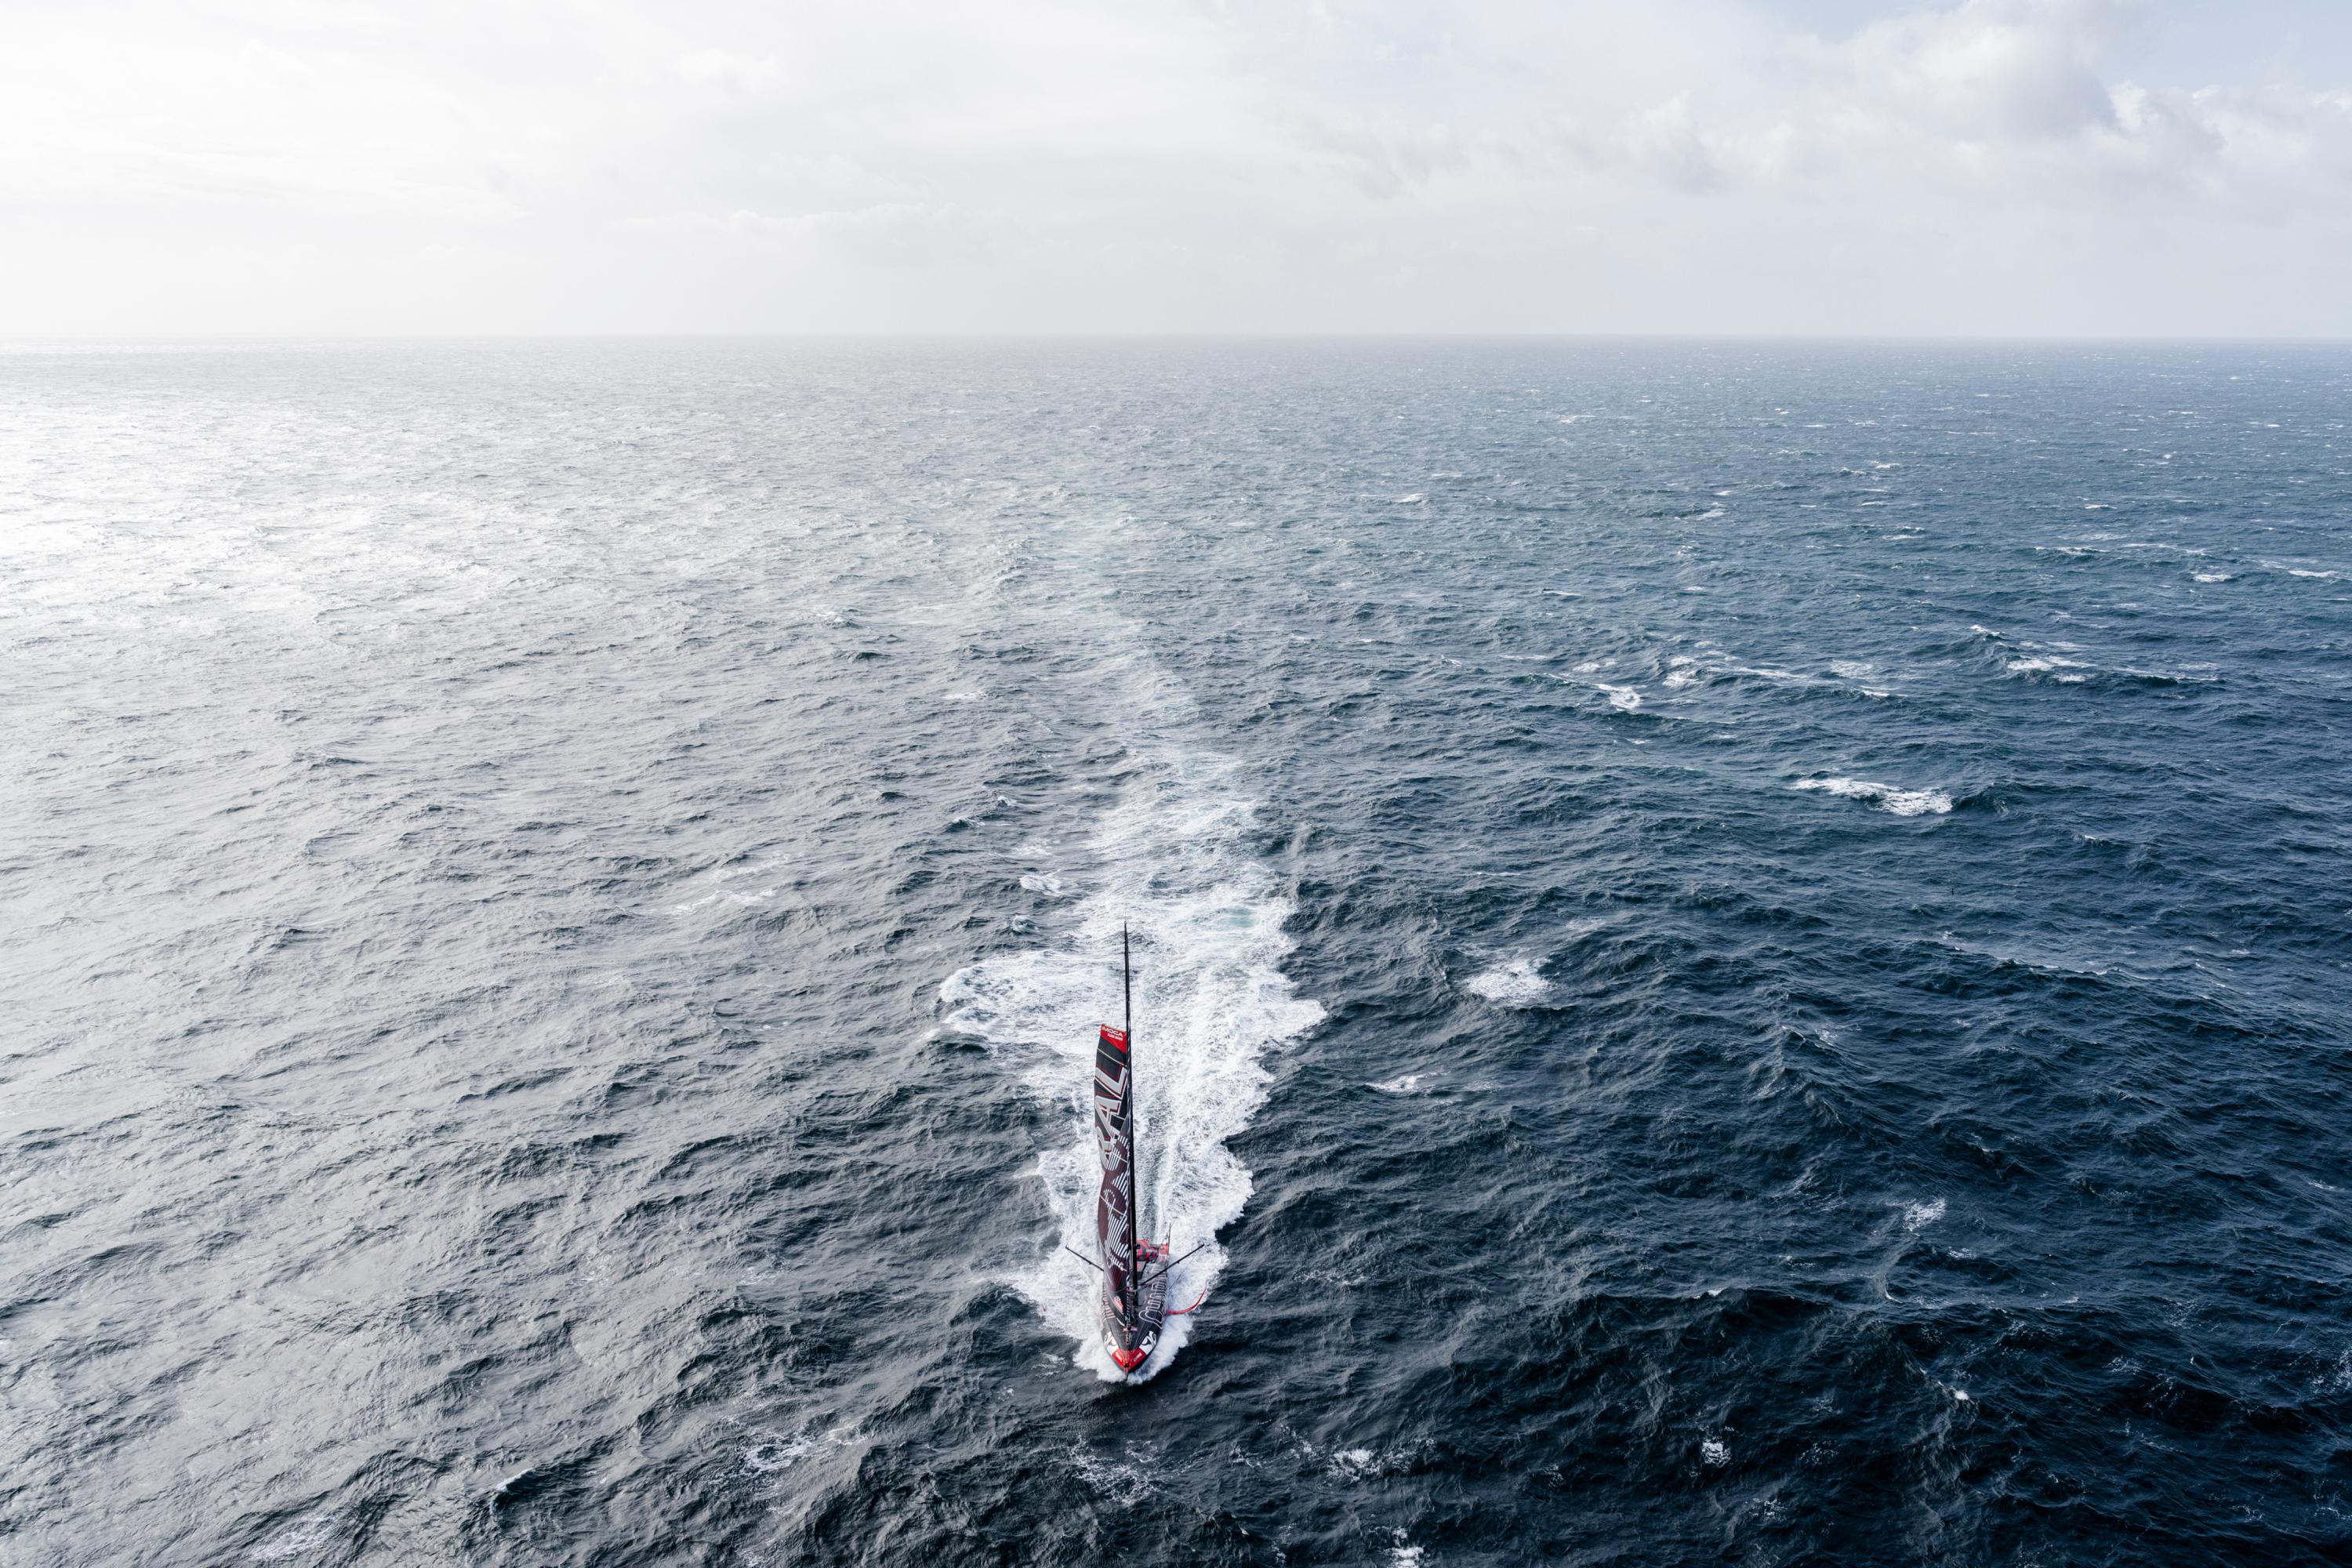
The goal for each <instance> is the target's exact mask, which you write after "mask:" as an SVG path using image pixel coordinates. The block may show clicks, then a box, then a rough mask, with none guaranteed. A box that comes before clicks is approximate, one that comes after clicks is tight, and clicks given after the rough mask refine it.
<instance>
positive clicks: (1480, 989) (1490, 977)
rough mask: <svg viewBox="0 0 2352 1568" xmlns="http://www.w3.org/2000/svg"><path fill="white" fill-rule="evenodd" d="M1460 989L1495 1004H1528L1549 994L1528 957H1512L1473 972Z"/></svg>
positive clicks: (1543, 981) (1547, 984) (1523, 1005)
mask: <svg viewBox="0 0 2352 1568" xmlns="http://www.w3.org/2000/svg"><path fill="white" fill-rule="evenodd" d="M1464 989H1465V990H1467V991H1468V992H1470V993H1471V994H1473V995H1475V996H1483V997H1485V998H1486V1000H1487V1001H1489V1002H1492V1003H1494V1004H1495V1005H1496V1006H1499V1007H1528V1006H1533V1005H1535V1004H1536V1003H1538V1002H1540V1001H1542V1000H1543V999H1544V998H1545V997H1546V996H1549V995H1550V994H1551V985H1550V984H1549V982H1548V981H1546V980H1545V979H1544V977H1543V976H1542V975H1541V974H1538V973H1537V972H1536V961H1535V960H1534V959H1532V958H1514V959H1512V960H1510V961H1509V962H1508V963H1499V964H1496V966H1495V967H1494V968H1492V969H1489V970H1487V971H1486V972H1485V973H1481V974H1475V975H1473V976H1472V977H1471V978H1470V979H1469V980H1467V981H1465V983H1464Z"/></svg>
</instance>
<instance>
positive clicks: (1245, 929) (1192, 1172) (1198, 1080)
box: [940, 751, 1324, 1383]
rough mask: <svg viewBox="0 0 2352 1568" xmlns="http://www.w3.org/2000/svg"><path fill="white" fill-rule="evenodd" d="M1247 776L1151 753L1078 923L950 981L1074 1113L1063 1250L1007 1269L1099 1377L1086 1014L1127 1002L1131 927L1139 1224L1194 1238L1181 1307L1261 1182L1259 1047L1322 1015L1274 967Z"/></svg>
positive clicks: (1283, 950) (1097, 845)
mask: <svg viewBox="0 0 2352 1568" xmlns="http://www.w3.org/2000/svg"><path fill="white" fill-rule="evenodd" d="M1236 772H1237V770H1236V769H1235V768H1234V765H1233V764H1232V763H1228V762H1226V761H1224V760H1223V759H1222V758H1217V757H1213V756H1207V755H1202V754H1199V753H1187V752H1174V751H1171V752H1165V753H1162V754H1161V755H1160V756H1157V757H1153V758H1150V761H1149V762H1148V763H1147V765H1146V767H1145V768H1144V770H1143V772H1142V774H1141V776H1140V777H1139V778H1136V779H1133V780H1131V781H1130V783H1129V798H1128V801H1127V802H1126V803H1125V804H1123V805H1121V806H1119V807H1118V808H1116V809H1114V811H1113V812H1112V813H1111V814H1110V816H1108V818H1107V819H1106V820H1105V822H1104V824H1103V826H1102V829H1101V831H1100V832H1099V833H1098V834H1097V837H1096V839H1095V841H1094V845H1093V849H1094V855H1095V860H1096V866H1095V868H1094V870H1093V873H1092V875H1091V876H1090V877H1089V878H1088V880H1090V881H1091V882H1092V884H1093V887H1092V889H1091V890H1088V891H1087V892H1086V893H1085V894H1084V896H1083V897H1082V898H1080V899H1079V900H1078V902H1077V904H1076V917H1077V920H1076V930H1075V931H1072V932H1071V933H1070V934H1069V935H1068V936H1067V937H1066V938H1065V939H1064V940H1063V941H1061V942H1058V943H1056V944H1055V945H1054V946H1051V947H1047V948H1042V949H1037V950H1033V951H1030V952H1018V953H1012V954H1007V955H1005V956H1003V957H998V958H991V959H986V960H983V961H982V962H981V963H975V964H972V965H971V966H970V967H968V968H965V969H962V970H959V971H958V972H957V973H954V974H952V975H950V977H949V978H948V980H947V982H946V983H945V984H943V985H942V986H941V987H940V1000H941V1002H942V1003H943V1004H944V1005H946V1007H947V1008H948V1010H949V1017H948V1022H949V1024H950V1026H952V1027H954V1028H957V1029H960V1030H962V1031H964V1032H967V1033H969V1034H971V1035H974V1036H977V1037H979V1038H981V1039H982V1040H983V1041H985V1042H987V1043H988V1045H989V1047H991V1049H992V1050H993V1051H996V1052H998V1053H1000V1054H1003V1055H1004V1056H1007V1057H1010V1058H1013V1059H1015V1060H1017V1061H1019V1062H1020V1063H1021V1065H1022V1068H1023V1073H1024V1080H1025V1082H1026V1083H1027V1085H1028V1086H1029V1088H1030V1089H1031V1090H1032V1091H1033V1092H1034V1093H1035V1094H1036V1095H1038V1096H1039V1098H1041V1099H1043V1100H1046V1101H1048V1102H1050V1103H1052V1104H1054V1105H1055V1106H1058V1107H1060V1108H1061V1109H1062V1110H1064V1111H1065V1112H1066V1122H1065V1130H1066V1140H1065V1141H1064V1142H1062V1143H1060V1144H1059V1145H1057V1146H1055V1147H1053V1148H1050V1149H1048V1150H1046V1151H1045V1152H1044V1153H1042V1154H1041V1155H1040V1156H1039V1158H1038V1163H1037V1169H1038V1174H1039V1175H1040V1176H1041V1177H1042V1178H1043V1179H1044V1181H1045V1188H1046V1194H1047V1199H1048V1202H1049V1203H1050V1205H1051V1206H1052V1208H1053V1212H1054V1214H1055V1218H1056V1220H1057V1221H1058V1224H1059V1231H1060V1234H1059V1236H1058V1237H1057V1238H1056V1239H1057V1241H1058V1242H1059V1244H1060V1246H1057V1247H1055V1249H1054V1250H1053V1251H1052V1252H1051V1253H1050V1254H1049V1255H1048V1256H1047V1257H1046V1258H1045V1261H1043V1262H1042V1263H1040V1264H1039V1265H1038V1266H1037V1267H1036V1268H1034V1269H1033V1270H1031V1271H1029V1272H1027V1273H1025V1274H1022V1275H1019V1276H1017V1277H1015V1278H1014V1279H1013V1280H1012V1283H1013V1286H1014V1288H1015V1289H1018V1290H1019V1291H1020V1292H1021V1293H1022V1294H1023V1295H1024V1296H1025V1297H1027V1298H1028V1299H1029V1300H1030V1301H1032V1302H1033V1303H1034V1305H1035V1306H1036V1308H1037V1310H1038V1311H1039V1312H1040V1314H1041V1315H1043V1316H1044V1318H1045V1321H1046V1322H1047V1323H1049V1324H1050V1325H1052V1326H1053V1327H1054V1328H1055V1329H1056V1330H1058V1331H1061V1332H1063V1333H1066V1334H1067V1335H1069V1336H1070V1337H1071V1338H1072V1339H1074V1340H1076V1342H1077V1343H1078V1351H1077V1354H1076V1358H1075V1359H1076V1363H1078V1364H1079V1365H1081V1366H1085V1367H1087V1368H1089V1369H1090V1370H1092V1371H1093V1372H1094V1373H1095V1374H1096V1375H1097V1376H1098V1377H1100V1378H1102V1379H1104V1380H1105V1381H1106V1382H1117V1381H1119V1380H1120V1379H1121V1377H1122V1374H1121V1373H1119V1371H1118V1368H1117V1367H1115V1366H1113V1365H1112V1364H1111V1361H1110V1357H1109V1356H1108V1353H1106V1352H1105V1351H1104V1349H1103V1342H1102V1335H1101V1333H1100V1331H1099V1330H1098V1326H1097V1318H1096V1310H1097V1308H1096V1291H1095V1277H1094V1275H1093V1273H1092V1272H1091V1271H1090V1270H1089V1269H1087V1267H1086V1266H1085V1265H1084V1264H1082V1263H1080V1262H1079V1261H1078V1260H1077V1259H1076V1258H1072V1257H1070V1256H1069V1255H1068V1253H1066V1252H1064V1251H1062V1250H1061V1249H1060V1247H1072V1248H1074V1249H1076V1251H1077V1252H1079V1253H1081V1254H1091V1253H1092V1252H1093V1250H1094V1246H1095V1237H1094V1205H1095V1190H1096V1186H1097V1180H1098V1177H1099V1172H1100V1166H1099V1164H1098V1163H1097V1155H1096V1152H1095V1144H1094V1131H1093V1120H1092V1108H1091V1106H1090V1104H1089V1102H1088V1093H1089V1086H1090V1085H1091V1083H1092V1081H1093V1078H1092V1071H1091V1069H1092V1064H1093V1060H1094V1048H1095V1026H1097V1024H1100V1023H1103V1022H1106V1021H1116V1020H1117V1019H1118V1016H1119V970H1118V963H1119V931H1120V927H1121V924H1122V922H1124V923H1125V924H1127V925H1128V926H1129V927H1130V928H1131V930H1132V931H1133V933H1134V940H1135V1068H1136V1109H1137V1115H1138V1118H1139V1131H1138V1137H1137V1143H1136V1164H1137V1168H1138V1172H1139V1179H1138V1182H1137V1190H1138V1194H1139V1203H1140V1204H1141V1212H1140V1219H1141V1221H1142V1226H1143V1229H1144V1232H1145V1234H1147V1235H1149V1236H1150V1237H1152V1238H1153V1239H1155V1240H1160V1241H1165V1242H1167V1243H1169V1244H1170V1245H1171V1247H1173V1248H1174V1250H1175V1251H1177V1252H1178V1253H1180V1254H1181V1253H1182V1252H1183V1251H1184V1250H1185V1249H1187V1248H1189V1247H1193V1246H1196V1245H1198V1246H1200V1247H1201V1251H1200V1252H1198V1253H1197V1254H1195V1255H1194V1256H1193V1257H1192V1258H1190V1259H1188V1260H1186V1261H1185V1262H1183V1263H1182V1264H1181V1265H1179V1266H1178V1268H1177V1269H1176V1271H1175V1273H1174V1275H1173V1276H1172V1277H1171V1279H1170V1281H1169V1299H1170V1300H1171V1302H1178V1301H1189V1300H1193V1299H1194V1298H1196V1297H1198V1296H1200V1295H1202V1294H1203V1293H1204V1292H1206V1291H1207V1290H1208V1289H1210V1287H1211V1286H1212V1285H1213V1283H1214V1282H1215V1279H1216V1277H1217V1275H1218V1273H1219V1272H1220V1271H1221V1270H1222V1269H1223V1267H1224V1263H1225V1253H1224V1249H1223V1247H1221V1246H1219V1245H1218V1244H1217V1241H1216V1235H1217V1232H1218V1231H1219V1230H1221V1229H1222V1228H1223V1227H1224V1226H1228V1225H1230V1224H1232V1223H1233V1222H1234V1220H1235V1219H1237V1218H1239V1217H1240V1215H1241V1212H1242V1208H1243V1206H1244V1205H1245V1204H1246V1203H1247V1202H1248V1201H1249V1196H1250V1193H1251V1190H1252V1187H1251V1181H1250V1173H1249V1171H1248V1169H1247V1167H1245V1166H1244V1165H1243V1164H1242V1163H1241V1162H1240V1161H1239V1160H1237V1159H1235V1158H1234V1154H1233V1152H1231V1151H1230V1150H1228V1149H1227V1148H1226V1147H1225V1142H1226V1140H1227V1139H1229V1138H1232V1137H1234V1135H1235V1134H1237V1133H1239V1132H1240V1131H1242V1130H1243V1129H1244V1128H1245V1127H1247V1126H1248V1125H1249V1122H1250V1119H1251V1118H1252V1117H1253V1116H1254V1115H1255V1113H1256V1111H1257V1109H1258V1107H1259V1106H1260V1105H1261V1104H1262V1103H1264V1101H1265V1092H1266V1086H1267V1084H1268V1082H1269V1081H1270V1079H1269V1075H1268V1074H1267V1072H1266V1069H1265V1066H1264V1063H1263V1058H1264V1057H1265V1053H1266V1052H1267V1051H1268V1050H1269V1049H1271V1048H1273V1047H1275V1046H1276V1045H1279V1044H1281V1043H1282V1042H1284V1041H1286V1040H1291V1039H1295V1038H1297V1037H1299V1036H1301V1035H1303V1034H1305V1033H1306V1032H1307V1030H1309V1029H1311V1028H1313V1027H1314V1026H1316V1025H1317V1024H1318V1023H1320V1022H1321V1021H1322V1019H1323V1016H1324V1012H1323V1008H1322V1005H1320V1004H1319V1003H1317V1002H1314V1001H1311V1000H1307V999H1305V998H1302V997H1300V996H1298V995H1297V994H1295V993H1294V990H1293V988H1292V985H1291V982H1290V981H1289V979H1288V978H1287V977H1286V976H1285V975H1284V974H1283V973H1282V969H1281V964H1282V961H1283V959H1284V958H1285V957H1286V955H1287V954H1288V953H1289V952H1290V951H1291V949H1292V947H1293V946H1294V945H1295V944H1294V943H1293V942H1292V941H1291V939H1290V938H1289V936H1288V935H1287V934H1286V931H1285V929H1284V928H1285V925H1286V922H1287V921H1288V920H1289V919H1290V917H1291V915H1292V913H1293V912H1294V908H1295V906H1294V904H1293V902H1292V900H1290V899H1289V898H1287V897H1286V896H1285V895H1284V894H1283V893H1282V891H1281V890H1280V889H1279V886H1278V884H1277V883H1276V879H1275V877H1274V875H1273V873H1272V872H1271V871H1270V870H1269V869H1268V868H1266V867H1265V866H1264V865H1263V864H1261V863H1260V862H1259V861H1258V860H1257V859H1256V858H1255V856H1254V855H1252V854H1251V853H1250V851H1249V848H1248V845H1249V839H1250V830H1251V822H1252V816H1253V805H1252V803H1251V802H1250V801H1248V800H1246V799H1244V798H1242V797H1240V796H1239V795H1235V794H1234V793H1233V785H1234V774H1235V773H1236ZM1072 877H1073V878H1074V879H1075V878H1076V873H1072ZM1191 1326H1192V1319H1190V1318H1188V1317H1176V1318H1171V1319H1169V1320H1168V1324H1167V1327H1166V1329H1165V1330H1164V1331H1162V1333H1161V1335H1160V1345H1159V1348H1158V1349H1157V1350H1155V1351H1154V1352H1152V1355H1151V1359H1150V1361H1148V1362H1146V1363H1144V1364H1143V1365H1142V1366H1141V1367H1139V1368H1138V1369H1137V1370H1136V1372H1135V1373H1133V1374H1131V1375H1128V1376H1127V1377H1126V1381H1129V1382H1132V1383H1141V1382H1145V1381H1147V1380H1149V1379H1150V1378H1151V1377H1153V1376H1155V1375H1157V1374H1158V1373H1160V1370H1161V1369H1162V1368H1164V1367H1165V1366H1167V1364H1168V1363H1169V1362H1170V1361H1171V1360H1172V1359H1173V1358H1174V1357H1175V1355H1176V1353H1177V1352H1178V1351H1180V1350H1181V1348H1182V1347H1183V1344H1184V1342H1185V1340H1186V1338H1187V1337H1188V1335H1189V1332H1190V1330H1191Z"/></svg>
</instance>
